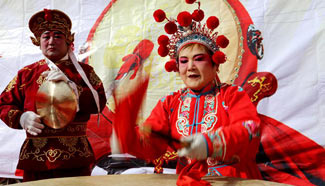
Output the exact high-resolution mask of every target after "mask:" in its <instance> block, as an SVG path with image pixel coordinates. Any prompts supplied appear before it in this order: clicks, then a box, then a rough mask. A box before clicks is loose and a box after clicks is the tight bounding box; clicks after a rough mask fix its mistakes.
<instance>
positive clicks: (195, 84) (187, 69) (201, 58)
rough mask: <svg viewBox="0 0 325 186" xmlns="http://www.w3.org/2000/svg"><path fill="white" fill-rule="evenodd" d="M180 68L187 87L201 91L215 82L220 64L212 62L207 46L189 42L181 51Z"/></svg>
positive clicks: (179, 57)
mask: <svg viewBox="0 0 325 186" xmlns="http://www.w3.org/2000/svg"><path fill="white" fill-rule="evenodd" d="M178 69H179V74H180V77H181V79H182V80H183V82H184V84H185V85H186V87H187V88H190V89H192V90H193V91H200V90H202V89H203V88H204V87H206V86H208V85H209V84H212V83H214V81H215V78H216V75H217V70H218V66H217V65H215V64H214V63H213V62H212V58H211V54H210V52H209V50H208V49H207V48H206V47H205V46H203V45H200V44H188V45H186V46H184V47H183V48H182V49H181V50H180V52H179V55H178Z"/></svg>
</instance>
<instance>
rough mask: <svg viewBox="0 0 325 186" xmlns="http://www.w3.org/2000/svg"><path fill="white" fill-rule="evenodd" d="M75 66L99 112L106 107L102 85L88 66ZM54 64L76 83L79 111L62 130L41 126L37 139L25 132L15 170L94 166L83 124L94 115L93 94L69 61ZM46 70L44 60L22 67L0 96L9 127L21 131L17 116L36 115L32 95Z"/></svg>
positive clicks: (1, 112)
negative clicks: (95, 95) (85, 79)
mask: <svg viewBox="0 0 325 186" xmlns="http://www.w3.org/2000/svg"><path fill="white" fill-rule="evenodd" d="M79 64H80V65H81V66H82V68H83V70H84V71H85V73H86V75H87V77H88V79H89V82H90V83H91V84H92V86H93V88H94V89H95V90H96V91H97V92H98V95H99V100H100V109H101V110H102V109H103V108H104V107H105V104H106V97H105V92H104V88H103V84H102V82H101V80H100V79H99V78H98V76H97V75H96V74H95V72H94V71H93V68H92V67H91V66H89V65H87V64H83V63H79ZM56 65H57V66H58V67H59V68H60V69H61V71H62V72H64V73H65V74H66V75H67V77H68V78H69V79H70V80H71V81H73V82H75V83H76V85H77V87H78V91H79V95H80V97H79V108H80V110H79V111H78V112H77V113H76V116H75V118H74V120H73V121H72V122H71V123H70V124H68V125H67V126H66V127H64V128H61V129H52V128H49V127H47V126H45V128H44V129H43V130H42V133H41V134H39V135H37V136H32V135H30V134H28V133H27V138H26V140H25V141H24V143H23V146H22V147H21V150H20V156H19V162H18V165H17V168H19V169H24V170H32V171H43V170H50V169H65V168H78V167H85V166H89V165H90V164H92V163H94V155H93V151H92V148H91V146H90V145H89V142H88V140H87V137H86V129H87V125H86V122H87V121H88V120H89V118H90V115H91V114H95V113H97V112H98V110H97V106H96V103H95V101H94V99H93V95H92V93H91V91H90V89H89V88H88V86H87V85H86V83H85V82H84V81H83V80H82V78H81V76H80V75H79V74H78V72H77V70H76V69H75V67H74V65H73V64H72V62H71V61H70V60H63V61H59V62H58V63H56ZM47 70H49V68H48V66H47V64H46V62H45V60H41V61H38V62H36V63H33V64H31V65H28V66H26V67H24V68H23V69H21V70H20V71H19V72H18V74H17V76H16V77H15V78H14V79H13V80H12V81H11V82H10V83H9V85H8V86H7V87H6V89H5V90H4V91H3V93H2V94H1V95H0V118H1V120H2V121H4V122H5V123H6V124H7V125H8V126H9V127H11V128H14V129H22V127H21V126H20V123H19V120H20V116H21V115H22V114H23V113H24V112H26V111H34V112H35V113H36V107H35V95H36V93H37V91H38V89H39V87H40V86H41V84H42V83H43V82H44V77H43V76H41V73H42V72H44V71H47Z"/></svg>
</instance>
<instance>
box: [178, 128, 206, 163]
mask: <svg viewBox="0 0 325 186" xmlns="http://www.w3.org/2000/svg"><path fill="white" fill-rule="evenodd" d="M180 141H181V143H183V144H187V145H186V147H183V148H181V149H179V150H178V156H180V157H182V156H186V157H189V158H191V159H196V160H204V159H206V158H207V157H208V149H207V142H206V139H205V137H204V136H203V134H194V135H191V136H186V137H182V138H181V140H180Z"/></svg>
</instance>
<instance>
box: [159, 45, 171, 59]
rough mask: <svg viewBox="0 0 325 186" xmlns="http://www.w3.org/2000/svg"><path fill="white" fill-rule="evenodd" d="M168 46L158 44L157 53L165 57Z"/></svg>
mask: <svg viewBox="0 0 325 186" xmlns="http://www.w3.org/2000/svg"><path fill="white" fill-rule="evenodd" d="M168 52H169V51H168V48H167V47H166V46H163V45H160V46H159V48H158V54H159V55H160V56H161V57H165V56H167V55H168Z"/></svg>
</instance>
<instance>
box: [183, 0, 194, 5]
mask: <svg viewBox="0 0 325 186" xmlns="http://www.w3.org/2000/svg"><path fill="white" fill-rule="evenodd" d="M195 1H196V0H185V2H186V3H187V4H193V3H194V2H195Z"/></svg>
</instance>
